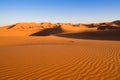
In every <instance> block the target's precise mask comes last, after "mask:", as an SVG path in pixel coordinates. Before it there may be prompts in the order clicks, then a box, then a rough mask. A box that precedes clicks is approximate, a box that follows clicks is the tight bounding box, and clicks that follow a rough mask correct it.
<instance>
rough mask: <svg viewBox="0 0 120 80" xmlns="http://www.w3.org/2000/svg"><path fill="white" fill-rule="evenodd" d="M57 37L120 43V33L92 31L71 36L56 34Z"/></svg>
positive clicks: (70, 34) (71, 34)
mask: <svg viewBox="0 0 120 80" xmlns="http://www.w3.org/2000/svg"><path fill="white" fill-rule="evenodd" d="M56 36H59V37H66V38H74V39H88V40H111V41H120V31H91V32H80V33H69V34H56Z"/></svg>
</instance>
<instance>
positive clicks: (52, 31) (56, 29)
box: [29, 27, 63, 36]
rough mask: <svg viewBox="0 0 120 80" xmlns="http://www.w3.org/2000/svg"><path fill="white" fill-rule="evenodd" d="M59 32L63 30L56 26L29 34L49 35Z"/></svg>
mask: <svg viewBox="0 0 120 80" xmlns="http://www.w3.org/2000/svg"><path fill="white" fill-rule="evenodd" d="M61 32H63V31H62V29H61V27H56V28H48V29H45V30H42V31H39V32H36V33H33V34H31V35H29V36H49V35H51V34H57V33H61Z"/></svg>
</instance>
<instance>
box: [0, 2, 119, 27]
mask: <svg viewBox="0 0 120 80" xmlns="http://www.w3.org/2000/svg"><path fill="white" fill-rule="evenodd" d="M119 19H120V0H0V26H1V25H10V24H15V23H18V22H38V23H40V22H52V23H58V22H59V23H97V22H106V21H114V20H119Z"/></svg>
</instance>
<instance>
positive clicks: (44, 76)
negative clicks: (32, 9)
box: [0, 21, 120, 80]
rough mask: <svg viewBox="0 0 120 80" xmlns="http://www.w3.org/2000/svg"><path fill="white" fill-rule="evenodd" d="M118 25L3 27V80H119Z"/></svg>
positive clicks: (0, 42) (0, 72) (0, 34)
mask: <svg viewBox="0 0 120 80" xmlns="http://www.w3.org/2000/svg"><path fill="white" fill-rule="evenodd" d="M119 25H120V24H119V21H114V22H105V23H99V24H65V23H64V24H63V23H57V24H52V23H17V24H14V25H9V26H5V27H1V28H0V80H119V79H120V30H119ZM108 26H109V27H108ZM101 27H102V29H101ZM111 27H112V28H111ZM113 27H114V28H113ZM103 28H104V29H103Z"/></svg>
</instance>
